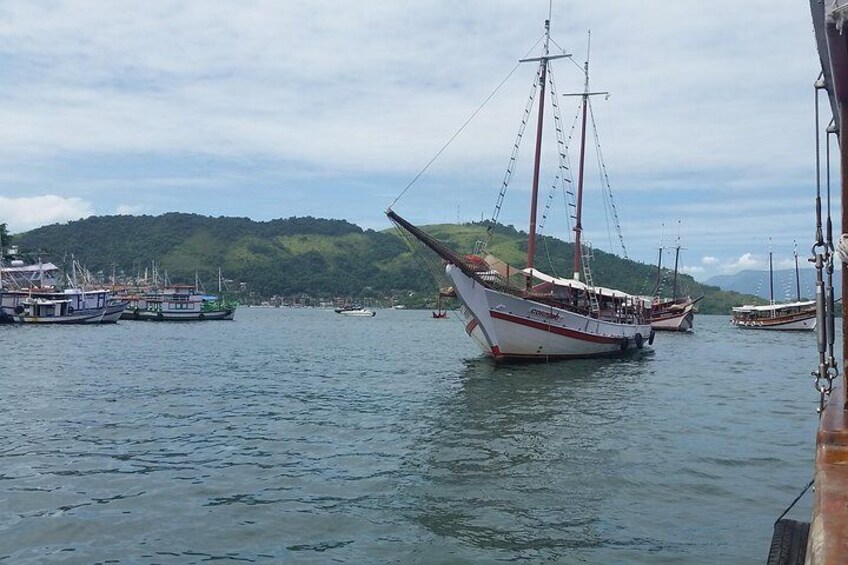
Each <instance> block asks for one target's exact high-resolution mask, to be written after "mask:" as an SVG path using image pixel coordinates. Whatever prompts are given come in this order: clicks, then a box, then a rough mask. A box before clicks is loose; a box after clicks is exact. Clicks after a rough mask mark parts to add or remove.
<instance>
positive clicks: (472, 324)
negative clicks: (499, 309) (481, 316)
mask: <svg viewBox="0 0 848 565" xmlns="http://www.w3.org/2000/svg"><path fill="white" fill-rule="evenodd" d="M476 327H477V319H476V318H473V319H472V320H471V321H470V322H468V323H467V324H465V333H467V334H468V335H471V332H473V331H474V328H476Z"/></svg>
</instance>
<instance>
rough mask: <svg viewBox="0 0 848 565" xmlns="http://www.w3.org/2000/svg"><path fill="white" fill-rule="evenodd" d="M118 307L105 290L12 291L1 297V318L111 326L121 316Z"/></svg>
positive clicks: (15, 321) (19, 320) (20, 321)
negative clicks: (109, 324)
mask: <svg viewBox="0 0 848 565" xmlns="http://www.w3.org/2000/svg"><path fill="white" fill-rule="evenodd" d="M117 307H118V306H117V305H115V304H114V303H112V302H111V296H110V293H109V291H107V290H95V291H83V290H81V289H76V288H75V289H66V290H64V291H53V290H45V289H30V290H26V291H23V290H13V291H4V292H3V293H2V296H1V297H0V310H2V312H3V315H4V316H3V317H4V319H5V320H6V321H7V322H12V323H20V324H100V323H112V322H117V321H118V318H119V317H120V310H118V311H116V309H117ZM120 307H121V310H122V309H123V304H121V305H120Z"/></svg>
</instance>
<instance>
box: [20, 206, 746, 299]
mask: <svg viewBox="0 0 848 565" xmlns="http://www.w3.org/2000/svg"><path fill="white" fill-rule="evenodd" d="M486 227H487V226H486V225H484V224H463V225H438V226H429V227H427V228H426V229H427V231H428V232H429V233H431V234H433V235H434V236H436V237H438V238H439V239H441V240H443V241H445V242H447V243H448V244H449V245H451V246H452V247H454V248H456V249H457V250H459V251H461V252H464V253H468V252H471V251H472V250H473V248H474V244H475V242H476V241H478V240H481V239H483V238H485V234H486ZM494 234H495V235H494V237H493V238H492V240H491V243H490V244H489V247H488V249H489V251H490V252H492V253H493V254H495V255H497V256H498V257H500V258H501V259H503V260H504V261H507V262H509V263H510V264H513V265H516V266H523V265H524V263H525V256H526V250H527V239H526V234H524V233H523V232H519V231H516V230H515V229H514V228H512V227H510V226H497V227H496V229H495V230H494ZM14 240H15V243H16V244H17V245H18V246H19V247H20V249H21V251H22V252H28V253H30V254H41V255H42V256H43V257H45V258H49V259H50V260H52V261H54V262H56V263H57V264H58V263H62V262H63V261H64V262H67V261H68V260H69V259H70V257H71V256H72V255H73V256H74V257H75V258H77V259H78V260H80V261H81V262H82V263H83V264H84V265H86V266H87V267H88V269H89V270H91V271H93V272H97V271H101V272H103V273H107V274H108V273H112V271H113V269H114V270H115V271H116V272H117V273H119V274H123V275H126V276H132V275H137V274H140V273H143V272H144V270H145V268H146V267H149V266H150V265H151V263H152V262H153V261H155V262H156V263H157V265H159V266H160V270H162V271H167V273H168V275H169V277H170V279H171V280H172V281H174V282H176V281H184V282H193V281H194V275H195V272H198V273H199V275H200V277H201V279H203V280H205V281H208V283H211V282H212V281H213V280H214V279H215V277H216V273H217V270H218V268H219V267H220V268H221V269H223V271H224V273H225V275H226V276H227V278H229V279H232V280H235V281H238V282H244V283H245V286H246V288H247V289H249V290H250V291H251V292H253V293H255V294H256V295H258V296H265V297H267V296H271V295H286V296H289V295H295V294H309V295H311V296H315V297H318V296H351V297H362V296H374V297H376V296H388V295H392V294H401V293H404V291H415V292H420V293H434V292H435V290H436V284H435V282H434V281H433V280H432V278H431V277H430V276H429V275H428V273H427V272H426V271H425V270H424V269H423V268H422V267H421V266H420V264H419V262H418V261H417V260H416V258H415V257H414V256H413V254H412V253H411V252H410V251H409V249H408V248H407V247H406V245H405V244H404V242H403V241H402V240H401V239H400V238H399V237H398V236H397V234H396V233H395V232H394V230H393V229H387V230H385V231H379V232H378V231H373V230H363V229H362V228H360V227H358V226H356V225H354V224H351V223H349V222H346V221H344V220H326V219H319V218H311V217H305V218H288V219H279V220H272V221H268V222H256V221H253V220H250V219H248V218H228V217H218V218H213V217H207V216H200V215H196V214H180V213H170V214H164V215H162V216H101V217H91V218H87V219H85V220H79V221H74V222H69V223H66V224H54V225H51V226H45V227H42V228H38V229H35V230H32V231H29V232H25V233H22V234H17V235H16V236H15V238H14ZM572 249H573V247H572V244H570V243H566V242H562V241H559V240H555V239H552V238H548V237H545V238H542V240H541V241H540V243H539V244H538V245H537V255H536V265H537V267H539V268H540V269H542V270H545V271H549V272H551V273H552V274H558V275H560V276H567V275H568V274H569V272H570V270H571V268H570V262H571V256H572ZM549 258H550V260H549ZM592 268H593V273H594V277H595V282H596V283H597V284H601V285H603V286H608V287H614V288H619V289H621V290H625V291H628V292H632V293H639V294H643V293H649V292H651V290H652V289H653V287H654V283H655V277H656V272H655V267H653V266H650V265H645V264H642V263H637V262H634V261H630V260H625V259H621V258H619V257H617V256H615V255H611V254H608V253H604V252H601V251H596V252H595V259H594V261H593V264H592ZM666 278H668V277H666ZM680 284H681V287H682V288H683V290H684V292H688V293H689V294H691V295H692V296H700V295H702V294H703V295H705V298H704V300H703V301H702V302H701V303H700V304H699V306H700V307H701V310H702V311H703V312H715V313H727V312H728V311H729V309H730V307H731V306H732V305H734V304H741V303H743V302H750V298H746V297H743V295H739V294H736V293H727V292H722V291H721V290H720V289H718V288H717V287H708V286H704V285H701V284H699V283H697V282H696V281H694V280H693V279H692V278H691V277H689V276H686V275H682V276H681V277H680Z"/></svg>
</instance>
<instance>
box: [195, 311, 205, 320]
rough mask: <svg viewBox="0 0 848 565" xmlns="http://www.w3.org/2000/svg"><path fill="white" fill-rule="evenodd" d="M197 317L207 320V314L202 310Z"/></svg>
mask: <svg viewBox="0 0 848 565" xmlns="http://www.w3.org/2000/svg"><path fill="white" fill-rule="evenodd" d="M197 319H198V320H205V319H206V314H204V313H203V312H201V313H200V314H199V315H198V316H197Z"/></svg>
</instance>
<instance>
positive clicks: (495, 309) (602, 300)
mask: <svg viewBox="0 0 848 565" xmlns="http://www.w3.org/2000/svg"><path fill="white" fill-rule="evenodd" d="M549 44H550V21H549V20H547V21H546V22H545V36H544V51H543V54H542V55H541V56H540V57H536V58H532V59H524V61H534V62H535V61H538V62H539V70H538V74H537V79H536V80H537V82H536V85H537V86H534V92H533V94H531V102H530V103H528V106H527V110H526V111H525V117H524V121H523V122H522V126H521V129H520V130H519V140H520V138H521V136H522V133H523V128H524V125H526V122H527V118H528V117H529V114H530V109H531V104H532V98H533V96H535V90H536V89H537V88H538V90H539V93H538V127H537V133H536V152H535V159H534V171H533V181H532V187H531V188H532V196H531V205H530V228H529V237H528V241H527V245H528V253H527V267H526V268H523V269H518V268H516V267H513V266H511V265H508V264H506V263H504V262H503V261H500V260H499V259H497V258H496V257H494V256H493V255H491V254H489V253H486V252H485V250H484V249H483V247H485V246H481V248H480V249H478V250H475V253H474V254H473V255H462V254H460V253H457V252H456V251H454V250H452V249H450V248H449V247H448V246H447V245H445V244H444V243H442V242H440V241H438V240H437V239H436V238H434V237H433V236H431V235H429V234H427V233H425V232H424V231H423V230H421V229H420V228H418V227H416V226H414V225H413V224H411V223H410V222H408V221H407V220H405V219H404V218H402V217H401V216H400V215H398V214H397V213H396V212H394V211H393V210H392V209H391V208H390V209H389V210H388V211H387V212H386V213H387V215H388V217H389V218H390V219H391V220H392V221H393V222H394V223H395V224H396V225H397V226H398V228H399V229H400V230H402V233H404V234H408V235H411V236H412V238H409V237H405V239H407V240H408V241H410V242H419V243H421V244H423V245H424V246H425V247H427V248H429V249H430V250H431V251H433V252H435V253H436V255H438V257H439V258H440V260H441V262H442V263H444V264H445V267H444V272H445V274H446V276H447V278H448V279H449V283H450V284H451V285H452V287H453V291H454V292H455V293H456V296H457V298H458V299H459V301H460V302H461V304H462V308H461V312H462V313H463V315H464V316H465V318H466V325H465V330H466V332H467V333H468V335H469V336H471V338H472V339H473V340H474V341H475V342H476V343H477V344H478V345H479V346H480V348H481V349H482V351H483V352H484V353H485V354H487V355H489V356H491V357H493V358H494V359H496V360H521V359H526V360H553V359H573V358H584V357H604V356H617V355H622V354H624V353H626V352H628V351H629V350H635V349H642V348H644V347H646V346H647V345H649V344H651V343H652V342H653V337H654V333H653V331H652V329H651V325H650V308H651V301H650V300H648V299H644V298H640V297H638V296H633V295H630V294H627V293H624V292H621V291H618V290H613V289H606V288H602V287H599V286H596V285H595V284H594V282H593V278H592V274H591V269H590V265H589V259H590V258H591V250H590V248H588V247H584V245H583V244H582V242H581V234H582V230H583V226H582V206H583V168H584V161H585V153H586V130H587V127H586V126H587V115H588V111H589V107H590V98H591V97H592V96H594V95H596V94H601V95H605V94H607V93H602V92H591V91H590V90H589V63H588V62H586V63H585V65H584V81H583V83H584V84H583V91H582V92H581V93H578V94H577V95H576V96H579V97H580V100H581V101H582V105H581V106H582V107H581V113H582V127H581V135H580V153H579V159H580V167H579V172H578V179H577V192H576V194H575V193H574V192H573V190H571V189H570V188H569V189H567V190H566V192H567V193H568V195H569V200H570V202H569V205H570V206H571V207H572V208H573V210H574V220H575V224H574V227H573V230H574V240H575V245H574V257H573V266H574V268H573V278H559V277H554V276H550V275H547V274H545V273H543V272H541V271H539V270H538V269H537V268H535V266H534V257H535V255H534V254H535V245H536V208H537V200H538V187H539V171H540V158H541V146H542V131H543V121H544V109H545V92H546V88H547V87H548V81H550V90H551V99H552V101H553V103H552V106H553V111H554V119H555V123H556V126H557V127H556V128H555V129H556V131H557V142H558V143H559V155H560V173H559V174H564V171H567V167H566V166H565V164H564V160H565V159H566V152H567V148H566V147H565V144H564V136H562V128H561V127H560V126H561V120H560V118H559V114H558V104H557V103H556V94H555V92H553V87H554V83H553V77H552V75H551V74H550V71H551V69H550V62H551V61H552V60H554V59H559V58H563V57H568V56H569V55H566V54H561V55H550V53H549ZM592 122H593V123H594V117H593V119H592ZM517 146H518V143H516V146H515V149H514V150H513V156H512V157H511V159H510V164H509V166H508V167H507V176H506V180H505V181H504V188H505V187H506V184H507V181H508V179H509V178H510V176H511V173H512V170H513V165H514V161H515V157H516V156H517ZM598 149H599V146H598ZM599 160H600V159H599ZM558 180H559V177H558ZM502 195H503V189H502V192H501V196H499V201H498V205H497V206H496V211H497V210H499V208H500V203H501V202H502ZM494 220H496V218H493V225H494V223H495V222H494ZM581 277H582V280H581Z"/></svg>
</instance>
